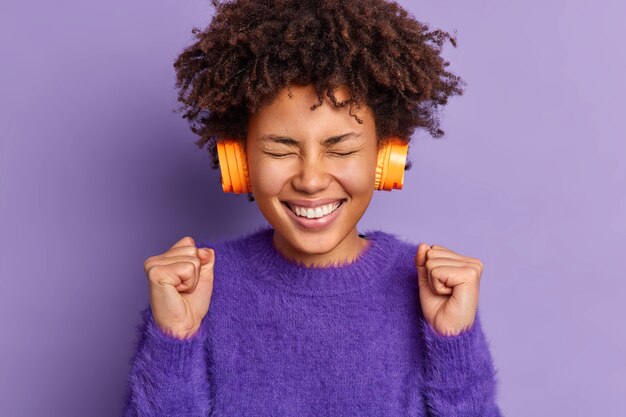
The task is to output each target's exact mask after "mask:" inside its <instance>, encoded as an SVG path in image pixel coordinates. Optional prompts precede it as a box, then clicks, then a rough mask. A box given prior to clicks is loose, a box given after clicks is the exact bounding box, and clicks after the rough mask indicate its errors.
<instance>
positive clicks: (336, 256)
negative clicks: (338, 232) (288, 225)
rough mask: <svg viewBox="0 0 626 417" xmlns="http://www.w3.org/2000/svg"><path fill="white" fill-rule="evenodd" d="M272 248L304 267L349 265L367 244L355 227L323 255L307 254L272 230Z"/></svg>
mask: <svg viewBox="0 0 626 417" xmlns="http://www.w3.org/2000/svg"><path fill="white" fill-rule="evenodd" d="M273 241H274V246H275V247H276V249H277V250H278V251H279V252H280V253H281V254H282V255H283V256H284V257H285V258H287V259H289V260H291V261H293V262H295V263H298V264H301V265H304V266H306V267H324V266H328V265H344V264H350V263H352V262H353V261H354V260H355V259H357V258H358V256H359V255H360V254H361V253H362V252H363V251H364V250H365V249H366V248H367V246H368V244H369V242H368V241H367V239H364V238H362V237H360V236H359V233H358V232H357V230H356V227H355V228H354V229H352V231H350V233H348V235H347V236H346V237H345V238H344V239H343V240H342V241H341V242H339V244H338V245H337V246H335V247H334V248H333V249H331V250H330V251H328V252H325V253H307V252H302V251H299V250H298V249H297V248H294V247H293V246H292V245H290V244H289V243H288V242H287V241H286V240H285V239H284V237H283V236H281V235H280V234H279V233H278V232H277V231H276V230H274V236H273Z"/></svg>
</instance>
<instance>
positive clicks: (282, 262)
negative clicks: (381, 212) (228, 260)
mask: <svg viewBox="0 0 626 417" xmlns="http://www.w3.org/2000/svg"><path fill="white" fill-rule="evenodd" d="M361 235H364V236H365V237H366V238H367V239H368V240H369V245H368V246H366V248H365V249H364V250H363V251H362V252H361V253H360V254H359V256H358V257H357V258H356V259H355V260H353V261H352V262H351V263H349V264H343V265H333V266H323V267H316V266H312V267H307V266H304V265H301V264H298V263H296V262H294V261H292V260H290V259H288V258H286V257H284V256H283V255H282V254H281V253H280V252H279V251H278V249H276V247H275V246H274V241H273V236H274V229H273V228H272V227H271V226H265V227H262V228H261V229H259V230H258V231H256V232H254V233H252V234H250V235H249V236H248V237H247V238H245V239H244V240H243V243H244V245H245V246H247V247H246V248H245V253H247V254H250V255H249V256H250V258H249V262H250V265H251V266H252V268H253V269H254V272H255V275H257V276H258V277H259V278H260V279H264V280H266V281H268V282H269V283H271V284H273V285H274V286H276V287H279V288H282V289H284V290H285V291H288V292H291V293H294V294H300V295H307V296H325V295H338V294H346V293H351V292H355V291H358V290H360V289H363V288H365V287H368V286H370V285H372V284H374V283H375V282H376V280H377V279H378V278H381V277H384V276H386V273H387V272H388V270H389V269H390V268H391V267H392V266H393V264H394V263H395V260H396V258H397V257H398V256H399V253H400V250H399V246H398V245H397V244H396V243H397V242H398V240H397V238H396V237H395V236H393V235H392V234H388V233H385V232H382V231H380V230H370V231H366V232H364V233H361Z"/></svg>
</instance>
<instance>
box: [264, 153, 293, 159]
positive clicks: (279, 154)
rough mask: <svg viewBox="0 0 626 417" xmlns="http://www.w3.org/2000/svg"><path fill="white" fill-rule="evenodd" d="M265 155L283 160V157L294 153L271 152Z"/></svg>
mask: <svg viewBox="0 0 626 417" xmlns="http://www.w3.org/2000/svg"><path fill="white" fill-rule="evenodd" d="M265 153H266V154H268V155H269V156H272V157H274V158H284V157H285V156H289V155H295V153H293V152H291V153H273V152H265Z"/></svg>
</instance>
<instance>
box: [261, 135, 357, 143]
mask: <svg viewBox="0 0 626 417" xmlns="http://www.w3.org/2000/svg"><path fill="white" fill-rule="evenodd" d="M359 136H361V134H360V133H356V132H348V133H344V134H343V135H337V136H331V137H329V138H326V139H324V140H323V141H322V145H324V146H331V145H334V144H336V143H339V142H342V141H344V140H347V139H349V138H350V137H359ZM260 140H261V142H274V143H281V144H283V145H289V146H298V144H299V143H300V142H298V141H297V140H295V139H293V138H290V137H288V136H281V135H275V134H273V133H270V134H267V135H263V136H261V137H260Z"/></svg>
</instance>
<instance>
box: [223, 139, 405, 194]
mask: <svg viewBox="0 0 626 417" xmlns="http://www.w3.org/2000/svg"><path fill="white" fill-rule="evenodd" d="M408 149H409V145H408V144H405V143H403V142H402V141H401V140H400V139H399V138H392V139H391V140H389V141H388V142H387V143H386V144H385V146H383V147H382V148H381V149H380V150H379V151H378V162H377V164H376V180H375V181H374V189H375V190H385V191H391V190H392V189H394V188H395V189H398V190H401V189H402V183H403V182H404V165H405V163H406V156H407V153H408ZM217 156H218V158H219V163H220V171H221V172H222V189H223V190H224V192H225V193H235V194H243V193H249V192H251V191H252V187H250V176H249V175H248V162H247V159H246V152H245V150H244V148H243V146H242V145H241V142H239V141H238V140H233V139H226V140H221V141H219V142H217Z"/></svg>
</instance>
